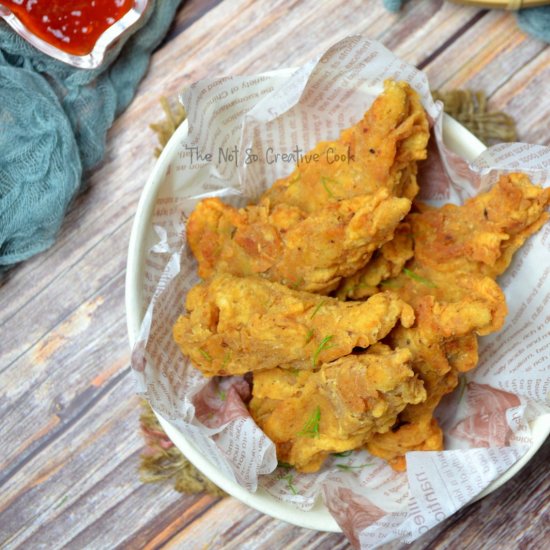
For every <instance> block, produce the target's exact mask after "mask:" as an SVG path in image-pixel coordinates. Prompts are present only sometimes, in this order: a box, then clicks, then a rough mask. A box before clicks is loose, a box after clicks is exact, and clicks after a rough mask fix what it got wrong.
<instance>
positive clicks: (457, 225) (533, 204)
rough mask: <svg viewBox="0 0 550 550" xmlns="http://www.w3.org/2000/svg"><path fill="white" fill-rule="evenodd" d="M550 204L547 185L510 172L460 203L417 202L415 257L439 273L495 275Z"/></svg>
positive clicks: (412, 220)
mask: <svg viewBox="0 0 550 550" xmlns="http://www.w3.org/2000/svg"><path fill="white" fill-rule="evenodd" d="M549 204H550V188H547V189H542V188H541V187H538V186H536V185H533V184H532V183H531V182H530V181H529V178H528V177H527V176H526V175H525V174H510V175H506V176H502V177H501V178H500V179H499V181H498V182H497V183H496V184H495V185H494V186H493V187H492V189H491V190H490V191H488V192H487V193H482V194H480V195H478V196H476V197H473V198H471V199H469V200H467V201H466V202H465V203H464V205H463V206H455V205H453V204H447V205H445V206H443V207H442V208H430V207H427V206H425V205H419V206H420V207H421V209H422V210H423V212H422V213H420V214H411V215H410V216H409V218H408V220H409V222H410V224H411V227H412V233H413V235H414V255H415V259H416V261H417V262H418V263H420V264H422V265H423V266H424V268H425V269H427V270H432V271H435V272H438V273H457V272H462V273H471V274H480V275H487V276H489V277H493V278H496V277H497V276H498V275H500V274H501V273H503V272H504V271H505V270H506V268H507V267H508V266H509V265H510V262H511V261H512V256H513V254H514V252H516V250H517V249H518V248H519V247H520V246H521V245H522V244H523V243H524V242H525V240H526V239H527V238H528V237H529V236H530V235H532V234H533V233H536V232H537V231H538V230H539V229H540V228H541V227H542V226H543V225H544V223H545V222H546V221H548V219H549V217H550V215H549V214H548V212H545V209H546V208H547V207H548V205H549Z"/></svg>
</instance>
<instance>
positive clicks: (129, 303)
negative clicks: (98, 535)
mask: <svg viewBox="0 0 550 550" xmlns="http://www.w3.org/2000/svg"><path fill="white" fill-rule="evenodd" d="M293 71H295V69H279V70H275V71H269V72H266V73H262V74H263V75H275V76H285V75H290V74H291V73H292V72H293ZM255 76H259V75H255ZM187 132H188V122H187V120H185V121H184V122H183V123H182V124H181V125H180V126H179V127H178V128H177V130H176V131H175V132H174V134H173V135H172V136H171V138H170V140H169V141H168V143H167V144H166V146H165V147H164V149H163V151H162V153H161V155H160V156H159V158H158V159H157V161H156V163H155V165H154V167H153V170H152V171H151V173H150V175H149V177H148V179H147V181H146V183H145V185H144V187H143V190H142V193H141V195H140V199H139V202H138V206H137V209H136V214H135V217H134V220H133V222H132V230H131V234H130V241H129V245H128V260H127V264H126V278H125V305H126V321H127V329H128V336H129V340H130V347H131V348H133V346H134V343H135V341H136V340H137V337H138V335H139V332H140V326H141V322H142V320H143V316H144V311H143V309H142V305H141V304H142V296H141V295H140V291H139V289H140V288H141V282H142V281H143V273H144V259H145V254H144V250H142V249H141V248H140V246H139V244H140V242H141V241H142V240H143V239H144V237H145V234H146V231H147V229H148V228H149V226H150V223H151V217H152V213H153V209H154V205H155V202H156V197H157V194H158V191H159V188H160V186H161V184H162V182H163V177H164V176H165V175H166V170H167V168H168V166H169V164H170V162H171V160H172V157H173V154H174V152H175V151H176V150H177V148H178V146H179V144H180V142H181V140H182V139H184V138H185V137H186V136H187ZM443 136H444V141H445V144H446V145H447V146H448V147H449V148H450V149H451V150H453V151H456V149H457V148H458V149H461V151H460V153H459V154H461V156H463V157H464V158H466V159H467V160H469V161H471V160H473V158H475V157H476V156H478V155H479V154H480V153H482V152H483V151H484V150H485V149H486V148H487V147H486V146H485V145H484V144H483V143H482V142H481V141H480V140H479V139H478V138H477V137H476V136H474V134H472V133H471V132H470V131H469V130H467V129H466V128H465V127H464V126H462V124H460V123H459V122H458V121H456V120H455V119H453V118H452V117H450V116H449V115H447V114H446V113H443ZM153 412H154V413H155V415H156V416H157V418H158V419H159V422H160V424H161V426H162V427H163V429H164V430H165V432H166V434H167V435H168V437H169V438H170V439H171V440H172V442H173V443H174V445H176V447H177V448H178V449H179V450H180V451H181V452H182V453H183V454H184V456H185V457H186V458H187V459H188V460H189V461H190V462H191V463H192V464H193V466H195V467H196V468H197V469H198V470H199V471H200V472H201V473H202V474H203V475H205V476H206V477H207V478H208V479H210V480H212V481H213V482H214V483H215V484H216V485H217V486H218V487H220V488H221V489H223V490H224V491H225V492H226V493H228V494H230V495H231V496H233V497H235V498H237V499H238V500H240V501H241V502H243V503H245V504H246V505H248V506H251V507H252V508H254V509H256V510H258V511H260V512H262V513H264V514H266V515H269V516H271V517H274V518H276V519H280V520H282V521H286V522H288V523H290V524H293V525H296V526H299V527H305V528H308V529H314V530H317V531H325V532H334V533H338V532H342V530H341V528H340V526H339V525H338V524H337V523H336V520H335V519H334V518H333V517H332V515H330V513H329V511H328V509H327V508H326V506H324V504H322V502H321V501H320V499H319V498H318V499H317V500H316V503H315V505H314V507H313V508H312V509H311V510H309V511H307V512H306V511H303V510H300V509H298V508H297V507H296V506H294V505H292V504H291V503H287V502H282V501H278V500H276V499H275V498H274V497H272V496H271V495H270V494H269V493H267V491H265V490H264V489H262V488H261V487H258V490H257V491H256V492H255V493H251V492H250V491H248V490H247V489H245V488H244V487H242V486H241V485H239V484H238V483H237V482H236V481H233V480H231V479H229V478H227V477H225V476H224V475H223V474H222V473H221V472H220V471H219V470H217V469H216V467H215V466H214V464H213V463H212V462H211V461H210V460H209V459H208V458H206V457H204V456H202V455H201V454H200V451H199V450H198V449H197V448H196V447H195V446H194V445H193V444H192V443H190V442H189V441H187V440H186V439H185V436H184V435H183V434H182V433H181V432H180V431H179V430H178V429H177V428H176V427H175V426H174V425H173V424H172V423H171V422H170V421H168V420H167V419H165V418H164V417H162V416H161V415H160V414H159V413H158V412H157V411H155V410H154V409H153ZM530 426H531V428H532V431H533V439H534V440H535V441H536V440H538V438H539V437H540V444H538V445H537V444H535V445H533V446H532V447H531V448H530V449H529V450H528V451H527V452H526V453H525V454H524V455H523V456H522V457H521V458H520V459H519V460H518V461H517V462H515V463H514V464H513V465H512V466H511V467H510V468H509V469H508V470H506V471H505V472H504V473H503V474H502V475H500V476H499V477H498V478H496V479H495V480H493V482H491V483H490V484H489V485H488V486H487V487H486V488H485V490H484V491H482V492H481V493H480V494H478V495H477V497H476V498H475V499H473V500H472V502H476V501H478V500H480V499H482V498H483V497H485V496H487V495H489V494H491V493H492V492H493V491H496V490H497V489H498V488H499V487H501V486H502V485H504V483H506V482H507V481H509V480H510V479H511V478H512V477H513V476H514V475H516V474H517V473H518V472H520V471H521V469H522V468H523V467H524V466H525V465H526V464H527V463H528V462H529V461H530V460H531V458H532V457H533V456H534V454H535V453H536V452H537V451H538V450H539V448H540V447H541V446H542V444H543V443H544V441H545V440H546V438H547V437H548V435H549V433H550V414H545V415H541V416H539V417H538V418H537V419H535V420H534V421H532V422H531V423H530Z"/></svg>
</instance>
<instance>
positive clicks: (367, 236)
mask: <svg viewBox="0 0 550 550" xmlns="http://www.w3.org/2000/svg"><path fill="white" fill-rule="evenodd" d="M410 204H411V203H410V201H409V199H405V198H398V197H394V196H391V195H390V193H389V191H388V190H386V189H381V190H380V191H377V192H376V193H374V194H373V195H363V196H357V197H354V198H351V199H345V200H341V201H338V202H333V203H330V204H328V205H326V206H325V207H324V208H322V209H320V210H319V211H318V212H316V213H312V214H307V213H305V212H304V211H302V210H300V209H299V208H297V207H294V206H287V205H284V204H282V205H278V206H276V207H275V208H273V209H271V208H269V207H268V206H265V205H264V206H248V207H246V208H242V209H236V208H233V207H232V206H229V205H226V204H224V203H223V202H222V201H220V200H219V199H217V198H214V199H206V200H203V201H202V202H200V203H199V204H198V205H197V208H196V209H195V211H194V212H193V213H192V214H191V216H190V218H189V221H188V224H187V239H188V242H189V245H190V247H191V250H192V251H193V253H194V255H195V257H196V258H197V260H198V262H199V275H200V276H201V277H202V278H205V279H206V278H208V277H211V276H212V275H213V274H214V273H231V274H233V275H239V276H245V275H259V276H262V277H264V278H266V279H268V280H270V281H274V282H278V283H282V284H284V285H286V286H289V287H291V288H297V289H300V290H306V291H309V292H316V293H320V294H327V293H328V292H330V291H331V290H334V289H335V288H336V287H337V286H338V284H339V282H340V280H341V278H342V277H346V276H348V275H351V274H353V273H355V272H356V271H358V270H359V269H360V268H361V267H362V266H363V265H365V263H366V262H368V260H369V259H370V257H371V256H372V254H373V252H374V251H375V250H376V249H377V248H378V247H379V246H381V245H382V244H384V243H385V242H387V241H389V240H390V239H391V238H392V236H393V232H394V229H395V227H396V226H397V224H398V223H399V222H400V221H401V219H402V218H403V217H404V216H405V215H406V214H407V212H408V211H409V209H410Z"/></svg>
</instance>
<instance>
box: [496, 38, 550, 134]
mask: <svg viewBox="0 0 550 550" xmlns="http://www.w3.org/2000/svg"><path fill="white" fill-rule="evenodd" d="M549 83H550V46H547V47H546V48H545V49H544V50H543V51H541V52H540V53H539V55H537V56H536V57H535V58H534V59H532V60H531V61H530V62H529V63H525V66H524V67H523V68H522V69H521V70H519V71H517V72H516V73H515V74H514V75H513V76H511V77H510V79H509V80H508V81H507V82H506V83H504V84H503V85H502V86H501V87H500V88H499V89H498V90H496V91H495V93H494V94H493V95H492V96H491V98H490V102H491V105H493V106H494V107H495V108H496V109H501V110H503V111H506V112H507V113H509V114H510V115H511V116H512V117H514V120H515V121H516V124H517V129H518V137H519V139H520V141H527V142H528V143H539V144H541V145H550V130H549V127H550V124H549V123H548V121H549V120H550V102H549V101H548V100H546V99H545V100H543V101H541V97H545V96H544V95H542V96H541V94H544V93H545V92H544V90H546V89H548V84H549Z"/></svg>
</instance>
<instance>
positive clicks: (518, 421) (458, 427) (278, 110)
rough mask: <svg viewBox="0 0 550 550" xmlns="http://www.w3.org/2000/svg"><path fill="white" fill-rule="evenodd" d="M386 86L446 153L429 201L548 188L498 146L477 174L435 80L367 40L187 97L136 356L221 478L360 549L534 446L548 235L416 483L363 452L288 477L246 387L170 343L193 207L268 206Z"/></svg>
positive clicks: (518, 155) (451, 502)
mask: <svg viewBox="0 0 550 550" xmlns="http://www.w3.org/2000/svg"><path fill="white" fill-rule="evenodd" d="M386 78H394V79H396V80H406V81H408V82H409V83H410V84H411V85H412V86H413V87H414V88H415V89H416V90H417V91H418V92H419V93H420V94H421V96H422V101H423V104H424V106H425V108H426V110H427V112H428V115H429V117H430V119H431V122H432V123H433V126H434V134H435V137H436V140H437V148H436V147H432V151H433V152H432V156H431V160H430V161H429V162H427V163H424V164H423V165H422V168H421V182H422V198H424V199H431V200H432V201H433V202H435V203H437V204H442V203H444V202H455V203H460V202H462V201H463V200H464V199H465V198H467V197H470V196H472V195H474V194H476V193H477V192H479V191H483V190H486V189H487V188H488V187H489V186H490V185H492V184H493V183H494V182H495V181H496V180H497V178H498V176H499V175H500V174H502V173H506V172H511V171H522V172H525V173H527V174H529V176H530V177H531V178H532V180H533V181H534V182H536V183H539V184H543V185H546V186H548V185H550V149H548V148H545V147H541V146H536V145H526V144H520V143H516V144H506V145H498V146H495V147H491V148H490V149H487V150H486V151H485V152H483V153H482V154H481V155H480V156H479V157H478V158H477V159H476V160H475V161H474V162H473V163H471V164H469V163H467V162H466V161H465V160H463V159H461V158H459V157H457V156H456V155H455V154H453V153H451V152H450V151H449V150H447V149H446V147H445V146H444V145H443V142H442V106H441V104H440V103H435V104H434V102H433V101H432V99H431V95H430V92H429V85H428V81H427V79H426V77H425V75H424V74H423V73H421V72H420V71H418V70H416V69H415V68H414V67H412V66H411V65H408V64H407V63H404V62H403V61H401V60H400V59H398V58H397V57H395V56H394V55H393V54H392V53H391V52H389V51H388V50H386V49H385V48H384V47H383V46H382V45H380V44H378V43H376V42H374V41H371V40H368V39H366V38H363V37H360V36H353V37H349V38H346V39H344V40H342V41H341V42H339V43H337V44H335V45H334V46H333V47H331V48H330V49H329V50H328V51H326V53H324V54H323V55H322V56H321V57H319V58H317V59H315V60H313V61H311V62H310V63H308V64H306V65H305V66H303V67H300V68H299V69H297V70H289V71H282V72H281V71H278V72H276V73H267V74H263V75H258V76H237V77H226V78H221V79H207V80H203V81H201V82H198V83H196V84H194V85H192V86H191V87H190V88H189V89H188V90H186V91H185V92H184V93H182V94H181V101H182V102H183V104H184V105H185V107H186V109H187V113H188V116H189V119H188V124H189V132H188V135H187V137H185V138H184V139H183V141H181V143H180V144H179V146H178V151H177V154H176V155H175V156H174V158H173V160H172V162H171V164H170V166H169V168H168V170H167V172H166V176H165V180H164V184H163V185H162V186H161V189H160V193H159V196H158V198H157V201H156V207H155V211H154V216H153V227H154V231H155V232H156V235H157V239H156V242H155V244H154V246H152V247H151V248H150V250H148V253H147V259H146V266H145V278H144V293H145V303H144V309H145V308H146V309H147V313H146V315H145V318H144V321H143V324H142V327H141V333H140V335H139V338H138V341H137V343H136V345H135V347H134V352H133V355H132V367H133V369H134V372H135V376H136V379H137V381H138V386H139V391H140V392H141V393H143V395H145V396H146V397H147V399H148V400H149V402H150V403H151V405H152V406H153V407H154V408H155V409H156V410H157V411H159V412H160V413H161V414H162V415H163V416H164V417H165V418H166V419H168V420H170V421H171V422H172V423H173V424H174V425H175V426H176V427H177V428H178V429H179V430H181V432H182V433H183V434H184V435H185V437H186V439H188V440H189V441H191V442H192V443H193V444H194V445H195V446H196V447H197V448H198V449H200V451H201V452H202V453H203V455H204V456H206V457H208V458H209V459H210V460H211V461H212V462H213V463H214V464H215V465H216V466H217V468H219V470H221V471H222V472H223V474H224V475H225V476H227V477H228V478H230V479H232V480H235V481H237V482H238V483H240V484H241V485H243V486H244V487H246V488H247V489H248V490H250V491H255V490H256V488H257V486H258V485H260V486H262V487H264V488H265V489H266V490H267V491H268V492H269V493H270V494H272V495H273V496H274V497H275V498H278V499H282V500H284V501H287V502H292V503H293V504H295V505H296V506H297V507H299V508H300V509H303V510H307V509H309V508H311V507H312V506H313V504H314V501H315V499H316V498H318V497H319V496H320V495H321V496H322V498H323V499H324V501H325V503H326V505H327V507H328V509H329V510H330V512H331V513H332V515H333V516H334V517H335V519H336V521H337V522H338V523H339V525H340V526H341V527H342V530H343V531H344V532H345V533H346V535H347V536H348V537H349V539H350V540H351V541H352V543H353V544H354V545H355V546H358V547H359V546H360V547H361V548H373V547H376V546H378V545H379V544H382V543H385V542H389V541H390V540H395V539H398V540H401V541H403V542H411V541H413V540H414V539H416V538H417V537H419V536H420V535H421V534H422V533H424V532H425V531H427V530H428V529H429V528H430V527H432V526H434V525H435V524H436V523H438V522H440V521H442V520H443V519H444V518H446V517H448V516H450V515H451V514H453V513H454V512H455V511H456V510H458V509H459V508H460V507H462V506H464V505H465V504H466V503H468V502H469V501H471V500H472V499H473V498H475V496H476V495H477V494H479V493H480V492H481V491H482V490H483V489H484V488H485V487H486V486H487V485H488V484H489V483H490V482H491V481H493V480H494V479H495V478H497V477H498V476H500V475H501V474H503V473H504V472H505V471H506V470H507V469H508V468H509V467H510V466H512V465H513V464H514V463H515V462H516V461H517V460H519V459H520V458H521V457H522V456H523V455H524V453H526V452H527V450H528V449H529V447H530V446H531V445H532V443H533V441H532V436H531V432H530V429H529V426H528V422H529V421H531V420H533V419H534V418H536V417H537V416H539V415H541V414H543V413H545V412H548V411H550V408H549V407H548V394H549V376H548V365H549V363H550V361H549V356H550V330H549V326H550V306H549V303H548V302H549V300H550V277H549V275H550V224H546V226H545V227H544V228H543V229H542V230H540V231H539V232H538V234H536V235H535V236H534V237H531V238H530V239H529V241H528V242H527V243H526V245H525V246H524V247H523V249H522V250H521V251H520V252H518V253H517V255H516V257H515V259H514V262H513V263H512V265H511V266H510V268H509V269H508V271H507V273H506V274H505V275H504V276H502V277H501V279H500V284H501V285H502V286H503V288H504V290H505V293H506V297H507V300H508V306H509V314H508V318H507V323H506V325H505V327H504V328H503V330H502V331H500V332H499V333H497V334H494V335H491V336H488V337H483V338H480V362H479V366H478V368H477V369H476V370H474V371H473V372H469V373H467V375H466V376H465V379H464V380H463V381H462V384H461V387H460V389H459V390H457V391H456V392H455V393H454V394H452V395H451V396H450V397H448V398H447V399H446V400H445V402H444V403H443V404H442V406H441V407H440V408H439V409H438V415H439V418H440V421H441V423H442V426H443V428H444V431H445V434H446V448H447V449H448V450H446V451H444V452H439V453H438V452H413V453H409V454H408V455H407V472H406V473H397V472H394V471H393V470H392V469H391V468H390V467H389V466H387V465H386V464H385V463H384V462H383V461H382V460H380V459H377V458H374V457H371V456H370V455H368V454H367V453H366V452H364V451H362V452H355V453H353V454H352V455H350V456H347V457H332V458H331V459H329V460H328V461H327V464H326V466H325V467H324V468H323V469H322V470H321V471H320V472H319V473H317V474H309V475H305V474H298V473H296V472H295V471H294V470H288V469H284V468H277V459H276V455H275V449H274V446H273V445H272V443H271V442H270V441H269V440H268V439H267V437H266V436H264V435H263V433H262V432H261V431H260V430H259V429H258V428H257V427H256V425H255V424H254V422H253V420H252V419H251V418H250V417H249V415H248V413H247V411H246V407H245V406H244V405H243V402H242V400H241V398H244V399H246V397H247V396H248V395H249V391H250V390H249V387H248V384H247V383H246V382H245V381H244V380H243V379H242V378H240V377H233V378H226V379H212V380H208V379H206V378H204V377H203V376H202V375H201V374H200V373H199V372H198V371H197V370H195V369H194V368H193V367H192V366H191V365H190V364H189V363H187V362H186V360H185V359H184V358H183V357H182V355H181V353H180V352H179V350H178V348H177V347H176V345H175V344H174V343H173V341H172V326H173V324H174V322H175V320H176V318H177V317H178V315H180V314H181V313H183V312H184V302H185V295H186V292H187V291H188V290H189V288H190V287H191V286H192V285H194V284H196V283H197V282H198V277H197V274H196V262H195V260H194V258H193V256H192V254H191V253H190V251H189V248H188V247H187V245H186V244H185V222H186V220H187V217H188V216H189V214H190V213H191V212H192V210H193V209H194V207H195V205H196V203H197V201H199V200H200V199H202V198H204V197H207V196H219V197H223V200H224V201H226V202H229V203H231V204H233V205H239V206H241V205H244V204H246V203H248V202H249V201H250V200H254V199H257V198H258V196H259V195H260V194H261V193H262V191H263V190H265V189H266V188H267V187H269V185H270V184H271V183H272V182H274V181H275V180H276V179H277V178H280V177H283V176H286V175H288V174H289V173H290V172H291V171H292V170H293V168H294V165H295V163H296V156H299V155H300V154H304V153H306V152H307V151H308V150H309V149H310V148H312V147H313V146H314V145H315V144H316V143H317V142H318V141H320V140H323V139H335V138H336V137H337V136H338V134H339V131H340V129H342V128H345V127H347V126H350V125H352V124H354V123H355V122H356V121H358V120H359V119H360V118H362V116H363V114H364V112H365V111H366V110H367V109H368V108H369V106H370V104H371V103H372V101H373V100H374V98H375V97H376V96H377V95H378V94H379V93H380V92H381V91H382V87H383V81H384V80H385V79H386ZM437 150H438V151H439V152H437ZM277 153H279V154H281V153H287V154H289V156H288V157H286V160H285V159H284V158H282V157H280V156H279V157H276V154H277ZM293 155H296V156H293ZM274 159H276V160H274Z"/></svg>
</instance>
